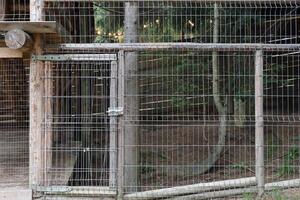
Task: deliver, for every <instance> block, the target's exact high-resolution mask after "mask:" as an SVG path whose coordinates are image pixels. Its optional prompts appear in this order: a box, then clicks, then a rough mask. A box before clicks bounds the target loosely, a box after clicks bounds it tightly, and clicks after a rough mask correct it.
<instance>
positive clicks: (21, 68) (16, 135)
mask: <svg viewBox="0 0 300 200" xmlns="http://www.w3.org/2000/svg"><path fill="white" fill-rule="evenodd" d="M27 86H28V61H23V60H21V59H18V60H16V59H14V60H13V59H1V60H0V177H1V178H0V186H1V188H2V189H5V188H6V187H10V186H20V187H25V186H27V185H28V163H29V160H28V159H29V152H28V150H29V144H28V142H29V138H28V136H29V134H28V133H29V129H28V111H29V108H28V106H29V105H28V87H27Z"/></svg>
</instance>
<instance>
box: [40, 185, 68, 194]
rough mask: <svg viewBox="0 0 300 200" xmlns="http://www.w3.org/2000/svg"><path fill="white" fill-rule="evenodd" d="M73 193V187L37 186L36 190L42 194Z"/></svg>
mask: <svg viewBox="0 0 300 200" xmlns="http://www.w3.org/2000/svg"><path fill="white" fill-rule="evenodd" d="M70 191H72V188H71V187H68V186H47V187H45V186H37V187H36V188H35V192H42V193H48V194H50V193H66V192H70Z"/></svg>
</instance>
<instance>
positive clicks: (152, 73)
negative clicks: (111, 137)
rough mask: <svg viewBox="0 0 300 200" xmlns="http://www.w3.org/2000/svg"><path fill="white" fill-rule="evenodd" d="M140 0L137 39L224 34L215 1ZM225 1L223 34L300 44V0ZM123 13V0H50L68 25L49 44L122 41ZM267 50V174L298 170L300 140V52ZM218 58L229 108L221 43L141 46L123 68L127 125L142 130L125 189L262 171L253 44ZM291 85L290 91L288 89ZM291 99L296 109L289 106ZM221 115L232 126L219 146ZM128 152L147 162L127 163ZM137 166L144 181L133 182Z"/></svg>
mask: <svg viewBox="0 0 300 200" xmlns="http://www.w3.org/2000/svg"><path fill="white" fill-rule="evenodd" d="M138 6H139V16H138V21H137V28H138V42H151V43H157V42H175V43H176V42H187V43H188V42H197V43H213V42H215V41H214V40H213V35H214V34H213V29H214V23H215V22H214V21H215V20H216V17H215V16H214V14H215V13H214V3H213V2H210V3H208V2H194V1H172V2H169V1H147V0H145V1H139V2H138ZM217 7H218V14H219V15H218V17H217V19H218V23H219V26H218V29H219V34H218V43H264V44H296V43H299V36H298V35H299V33H298V32H299V28H298V27H299V24H298V21H297V19H298V16H299V8H298V4H297V3H296V2H295V1H278V2H276V3H270V2H269V3H266V2H261V3H259V2H256V3H253V2H252V3H251V2H241V3H238V2H234V3H232V2H226V1H224V2H222V3H218V4H217ZM124 15H125V14H124V2H123V1H109V2H108V1H85V2H58V1H51V2H48V3H46V4H45V17H46V19H47V20H55V21H57V22H59V23H60V24H61V25H62V26H63V27H64V28H65V30H64V32H63V34H62V36H61V37H60V38H57V37H56V36H55V37H49V38H47V43H48V44H50V45H52V44H57V43H58V44H60V43H75V44H78V49H77V50H75V51H78V52H80V51H81V52H84V51H82V50H81V49H80V44H82V43H122V42H124ZM132 17H134V16H132ZM47 50H49V49H47ZM54 51H57V49H54ZM57 52H58V51H57ZM87 52H88V50H87ZM264 53H265V56H264V60H265V61H264V67H265V68H264V74H265V75H264V94H265V95H264V112H265V116H264V119H265V133H264V135H265V169H266V181H267V182H272V181H278V180H288V179H293V178H298V176H299V175H298V168H296V165H297V162H298V161H297V160H298V158H297V157H298V154H299V153H298V146H297V139H296V140H294V139H291V138H294V136H293V135H297V128H296V127H297V117H296V115H297V114H296V113H297V112H296V110H297V106H296V103H295V102H296V101H297V98H296V96H297V93H296V88H297V86H296V85H297V84H296V82H297V81H296V80H297V79H296V78H295V80H294V79H293V80H291V79H292V78H291V77H294V76H297V74H296V71H295V70H294V71H289V70H285V69H281V68H282V66H281V65H283V64H282V62H283V60H285V61H286V63H285V65H286V67H283V68H290V67H287V66H290V65H291V66H294V65H295V66H297V64H295V62H296V63H297V62H299V61H298V60H297V52H293V53H292V54H295V55H294V56H293V55H292V54H290V52H278V51H276V49H274V52H264ZM284 54H290V56H288V55H284ZM285 56H287V57H285ZM217 57H218V70H219V74H218V75H217V77H216V79H217V80H218V81H217V82H218V84H219V91H218V95H217V96H219V97H220V99H221V100H220V101H221V104H222V105H223V106H224V107H226V113H225V114H224V113H223V114H220V112H219V111H218V109H217V106H216V102H215V98H216V97H215V96H216V93H215V92H214V91H213V79H214V78H213V71H212V70H213V69H212V68H213V66H212V65H213V64H212V62H213V61H212V52H203V51H200V52H199V51H195V50H193V49H190V50H185V51H184V50H182V51H180V50H173V51H172V50H170V51H157V52H156V51H152V52H139V53H138V65H137V70H136V71H135V70H133V71H130V73H128V74H125V77H124V79H125V96H124V98H125V105H124V106H125V110H124V111H125V116H124V127H122V128H124V132H125V134H126V133H128V132H132V133H133V134H134V136H133V138H134V139H137V143H136V144H133V145H132V144H125V145H124V146H119V148H124V157H125V165H124V166H121V167H122V168H123V169H124V176H125V177H124V179H125V184H124V185H122V187H124V190H125V191H126V192H130V191H144V190H151V189H159V188H164V187H173V186H178V185H187V184H193V183H199V182H212V181H218V180H227V179H236V178H243V177H252V176H255V127H254V124H255V116H254V98H255V96H254V52H239V51H238V49H232V51H228V52H218V53H217ZM282 57H285V58H286V59H283V60H281V59H282ZM292 63H294V64H292ZM125 66H126V61H125ZM127 67H128V66H127ZM294 69H295V67H294ZM284 74H285V75H284ZM287 74H289V75H287ZM284 78H286V80H283V79H284ZM285 82H286V83H285ZM280 84H283V85H280ZM291 85H294V86H293V87H292V86H291ZM129 88H131V89H129ZM282 88H284V89H282ZM287 88H289V89H290V90H287ZM291 88H294V89H291ZM132 89H133V90H132ZM283 91H285V92H286V96H285V97H281V95H282V94H281V93H280V92H283ZM290 96H292V97H290ZM283 99H285V100H284V102H285V103H283ZM129 102H134V103H129ZM280 102H281V103H280ZM126 103H127V104H126ZM137 105H138V106H137ZM286 105H288V107H289V108H290V110H291V111H290V112H289V113H287V114H286V115H283V113H284V112H287V111H286V108H287V106H286ZM128 110H134V112H133V113H128ZM292 111H293V112H292ZM270 113H271V114H270ZM224 116H225V117H224ZM224 118H225V120H224ZM222 123H223V125H222V126H223V127H225V128H223V130H225V131H224V133H225V134H226V135H225V140H224V144H221V145H219V144H218V140H219V138H220V135H219V134H220V129H221V128H220V126H221V124H222ZM224 123H225V125H224ZM285 129H288V132H289V133H290V134H289V135H288V136H287V135H286V132H287V131H286V130H285ZM288 138H290V139H288ZM292 140H293V141H292ZM218 146H221V147H222V152H221V153H220V155H219V157H218V159H217V160H216V162H214V163H213V164H208V163H205V161H206V160H207V158H209V156H210V155H211V153H210V152H211V151H212V149H214V148H216V147H218ZM132 154H134V155H132ZM126 156H129V158H130V156H133V157H135V158H136V159H137V160H139V161H138V162H137V163H135V164H132V163H126V158H127V157H126ZM204 169H205V170H204ZM132 174H134V175H135V176H136V177H138V178H137V179H138V180H137V181H133V182H128V181H126V180H127V179H129V180H130V179H131V177H130V176H131V175H132Z"/></svg>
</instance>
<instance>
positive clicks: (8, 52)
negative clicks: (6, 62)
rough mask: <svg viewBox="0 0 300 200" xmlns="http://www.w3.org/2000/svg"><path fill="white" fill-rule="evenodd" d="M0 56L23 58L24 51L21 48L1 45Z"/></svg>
mask: <svg viewBox="0 0 300 200" xmlns="http://www.w3.org/2000/svg"><path fill="white" fill-rule="evenodd" d="M0 58H23V53H22V51H20V50H16V49H10V48H7V47H0Z"/></svg>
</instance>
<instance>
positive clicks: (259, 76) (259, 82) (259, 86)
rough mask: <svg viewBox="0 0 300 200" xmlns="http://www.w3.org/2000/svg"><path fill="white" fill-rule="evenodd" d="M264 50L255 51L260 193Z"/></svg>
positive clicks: (261, 188)
mask: <svg viewBox="0 0 300 200" xmlns="http://www.w3.org/2000/svg"><path fill="white" fill-rule="evenodd" d="M263 125H264V124H263V52H262V50H257V51H256V53H255V163H256V164H255V174H256V178H257V186H258V195H259V196H262V195H263V193H264V184H265V182H264V128H263Z"/></svg>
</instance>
